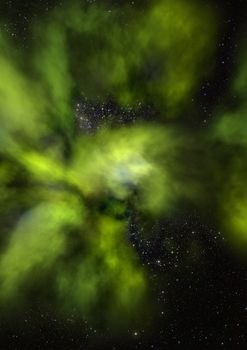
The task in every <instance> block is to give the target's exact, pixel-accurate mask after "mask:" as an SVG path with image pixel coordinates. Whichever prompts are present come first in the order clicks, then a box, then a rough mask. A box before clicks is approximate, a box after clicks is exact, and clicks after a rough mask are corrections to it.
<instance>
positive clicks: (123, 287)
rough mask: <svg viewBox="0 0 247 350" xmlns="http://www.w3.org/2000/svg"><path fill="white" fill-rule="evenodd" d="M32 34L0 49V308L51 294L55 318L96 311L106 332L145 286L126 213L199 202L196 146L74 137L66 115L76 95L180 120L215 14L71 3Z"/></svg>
mask: <svg viewBox="0 0 247 350" xmlns="http://www.w3.org/2000/svg"><path fill="white" fill-rule="evenodd" d="M30 32H31V33H32V36H31V38H30V45H29V47H28V48H25V49H21V48H15V45H14V43H10V41H9V40H8V39H7V38H5V37H4V36H3V35H2V34H1V37H0V77H1V79H0V118H1V129H0V159H1V165H0V195H1V196H0V214H1V218H2V219H1V227H2V234H1V252H0V284H1V287H0V304H1V307H4V308H7V307H8V306H11V305H16V304H18V305H20V304H23V303H28V298H29V296H30V295H32V293H35V292H36V291H37V289H38V290H39V291H40V295H41V296H42V291H44V290H45V291H46V293H47V288H49V297H50V298H51V300H53V302H54V303H55V304H56V305H58V306H59V309H61V310H62V311H63V312H66V310H69V309H70V308H75V309H77V310H78V311H79V312H80V313H81V314H82V315H83V316H84V315H93V310H94V308H95V307H96V306H97V304H99V303H101V301H102V299H104V301H105V302H104V305H105V315H106V316H105V319H106V320H107V321H109V319H111V321H112V320H114V319H116V318H117V316H118V315H121V317H122V319H125V317H126V318H127V317H129V316H130V317H132V316H133V315H136V314H138V311H139V310H141V307H140V306H141V305H143V304H142V303H143V302H144V301H145V298H146V296H147V293H148V284H147V278H146V271H145V270H144V268H143V267H142V265H141V263H140V260H139V257H138V256H137V254H136V252H135V251H134V250H133V247H132V245H131V244H130V242H129V241H128V229H127V226H128V220H129V218H128V216H127V214H126V211H127V209H128V206H130V203H131V206H132V207H133V208H134V210H136V211H139V212H141V213H144V214H145V215H147V216H150V217H153V216H158V215H162V216H163V217H164V216H166V215H168V214H169V213H170V212H172V211H173V209H174V208H176V207H177V203H178V202H179V201H180V200H181V199H185V198H186V199H189V200H195V199H196V198H198V192H200V187H201V186H202V185H201V184H200V179H199V180H198V179H196V180H195V182H193V181H194V177H196V175H197V174H198V173H200V172H198V171H197V170H195V169H192V168H191V159H190V155H189V153H190V152H192V151H193V149H194V148H195V146H196V147H197V146H198V142H199V138H198V140H191V136H190V135H191V134H190V133H189V132H181V128H179V127H178V124H175V123H174V125H171V124H169V125H168V124H165V123H163V124H162V125H159V124H158V123H154V122H152V123H147V122H146V123H141V122H138V123H136V124H135V125H132V126H121V127H120V128H113V127H112V125H111V124H110V123H108V124H107V123H105V124H102V128H101V129H100V130H94V133H91V134H87V133H83V132H81V133H80V132H78V130H77V129H76V126H75V125H76V122H75V110H74V106H75V103H76V102H77V101H78V100H80V98H82V96H86V97H87V98H88V99H89V100H90V101H91V102H92V103H98V101H113V102H114V103H115V104H116V105H117V106H118V107H120V108H125V107H127V106H128V107H131V108H133V109H134V110H136V112H138V108H139V107H138V106H139V105H140V103H141V104H142V105H146V106H147V105H149V106H152V107H153V109H154V111H155V113H156V114H157V116H159V120H163V121H167V120H168V119H170V118H174V117H176V118H178V119H179V117H180V116H183V111H184V110H185V109H186V107H187V105H190V101H191V99H192V98H193V96H194V94H195V92H196V89H197V87H198V85H199V84H200V82H201V81H202V79H203V78H204V77H205V74H206V72H208V71H210V69H209V68H210V65H211V66H212V61H210V57H212V54H213V51H214V48H215V37H216V25H215V15H214V14H213V13H211V12H210V11H209V10H208V9H207V8H205V7H204V5H203V4H201V3H197V2H193V1H192V2H191V1H186V2H185V1H180V0H164V1H156V2H151V3H150V5H148V6H145V7H144V8H143V10H142V11H140V9H138V8H136V9H134V8H133V9H132V10H131V11H130V9H129V8H127V7H125V6H123V7H120V8H119V9H118V10H112V11H109V9H108V7H107V6H106V5H105V6H104V5H103V4H101V5H97V4H95V5H90V6H83V5H80V4H79V2H77V1H73V2H70V3H69V4H68V5H67V6H66V7H65V8H62V9H59V10H58V9H57V10H56V11H55V12H54V13H53V14H51V15H49V16H48V17H47V18H44V19H42V22H40V23H34V24H33V27H32V28H30ZM160 117H161V118H160ZM183 117H184V116H183ZM223 127H224V126H223ZM102 203H104V205H105V206H107V210H105V211H103V210H102V209H101V207H102ZM236 210H238V209H237V207H236ZM120 213H121V215H119V214H120ZM242 216H243V215H242V214H241V217H240V218H239V219H234V220H235V221H234V222H240V221H241V220H242V219H241V218H242ZM236 220H237V221H236ZM243 220H244V219H243ZM241 222H242V221H241ZM241 225H242V226H244V225H245V223H244V224H242V223H241V224H238V227H240V226H241ZM242 226H241V227H242Z"/></svg>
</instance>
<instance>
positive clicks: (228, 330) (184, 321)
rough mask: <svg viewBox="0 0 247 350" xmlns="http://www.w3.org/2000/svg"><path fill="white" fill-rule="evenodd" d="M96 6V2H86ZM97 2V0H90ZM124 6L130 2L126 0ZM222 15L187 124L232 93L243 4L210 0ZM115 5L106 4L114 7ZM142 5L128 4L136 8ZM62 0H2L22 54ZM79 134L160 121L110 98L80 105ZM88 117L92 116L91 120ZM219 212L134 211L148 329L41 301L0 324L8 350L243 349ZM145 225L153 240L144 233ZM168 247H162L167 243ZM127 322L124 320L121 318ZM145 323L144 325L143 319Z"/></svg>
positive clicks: (239, 275)
mask: <svg viewBox="0 0 247 350" xmlns="http://www.w3.org/2000/svg"><path fill="white" fill-rule="evenodd" d="M88 2H89V3H90V1H88ZM91 2H92V3H93V2H96V1H91ZM126 2H127V1H126ZM205 2H206V3H207V6H208V7H210V8H212V9H215V10H217V11H220V13H221V17H220V18H219V19H218V20H219V21H220V27H221V29H220V33H219V37H218V39H217V45H218V46H217V54H216V56H215V59H216V62H215V68H214V70H213V72H212V73H211V75H210V76H209V78H208V79H207V80H205V81H204V82H203V83H202V84H201V86H200V89H199V91H198V93H197V96H196V97H195V98H194V99H193V100H192V101H191V103H192V104H195V106H196V108H197V114H198V117H197V118H196V119H194V120H191V121H189V122H187V125H186V128H191V129H196V130H200V129H205V128H207V127H208V125H209V124H210V123H211V122H212V119H213V118H214V114H213V110H214V108H215V106H216V105H217V104H219V103H221V101H222V96H225V95H227V91H228V89H229V84H230V81H231V79H232V74H233V73H232V72H233V67H234V64H235V59H236V54H237V52H238V43H239V40H238V39H239V37H240V36H241V35H242V34H243V32H244V25H245V20H246V14H247V10H246V4H245V1H240V0H237V1H236V0H235V1H219V0H217V1H205ZM118 3H119V2H118V1H109V2H108V6H109V8H115V7H117V6H118ZM140 3H141V2H138V1H136V2H134V1H133V2H129V6H136V4H137V5H138V6H141V5H140ZM61 6H63V1H43V0H42V1H41V0H40V1H38V0H35V1H27V0H13V1H4V0H3V1H1V4H0V16H1V18H2V19H4V20H7V21H6V22H5V23H7V24H5V25H4V26H2V28H1V31H4V32H6V33H7V35H8V36H9V37H11V38H12V39H13V40H14V42H15V43H16V45H17V47H18V46H19V47H21V48H22V49H23V48H24V49H28V48H29V40H30V37H29V36H30V33H29V26H30V23H32V21H34V20H36V19H39V18H41V19H42V17H43V16H44V15H45V14H46V13H49V12H50V11H54V9H57V8H60V7H61ZM74 108H75V114H76V123H77V128H79V129H82V130H86V131H87V132H88V133H92V132H94V131H95V130H97V129H98V128H100V126H101V124H102V121H104V119H105V118H111V117H112V118H114V123H115V124H117V125H124V124H134V123H135V122H136V120H137V119H140V118H143V119H146V120H147V121H152V120H155V118H156V116H155V113H154V112H153V111H152V108H151V107H145V106H143V107H141V108H140V109H139V112H138V113H139V114H138V115H136V113H135V111H134V110H132V109H131V108H129V109H127V110H126V109H121V108H120V107H118V106H117V105H116V104H114V103H112V102H105V103H102V102H100V101H99V103H94V104H92V103H91V102H90V101H87V98H86V97H85V98H81V99H80V100H79V101H78V100H77V101H76V102H75V107H74ZM88 116H90V117H88ZM213 218H214V212H213V208H206V209H205V210H204V212H203V211H202V210H198V211H197V209H196V208H189V207H182V208H180V210H179V214H178V215H176V216H175V217H171V218H169V219H165V220H162V219H159V220H155V221H152V222H146V221H145V220H142V218H139V217H137V216H136V214H135V212H134V211H133V212H131V220H130V223H129V228H128V231H129V233H128V234H129V240H130V243H131V244H132V245H133V247H134V249H136V251H137V252H138V255H139V257H140V260H141V263H142V265H143V266H145V268H146V269H147V271H148V281H149V283H150V285H151V298H152V300H153V301H154V304H155V305H154V306H153V310H152V312H151V313H152V317H150V323H149V324H147V325H146V326H145V327H143V325H139V324H138V323H137V324H136V326H135V327H131V328H129V329H127V331H126V332H125V334H124V335H123V336H121V337H118V336H117V335H115V334H114V332H112V330H111V328H110V327H107V329H103V330H102V329H101V328H100V327H99V328H97V327H96V326H95V325H93V324H91V323H90V321H89V320H87V319H81V320H78V319H77V318H76V317H75V315H74V313H73V310H71V314H70V315H68V317H67V319H63V320H61V319H59V318H58V317H57V316H56V312H55V310H53V306H52V305H49V302H48V306H46V308H44V307H43V306H42V305H41V304H40V303H39V301H38V300H35V301H33V302H32V305H29V307H28V308H26V309H25V311H22V312H20V313H19V314H18V313H17V315H16V317H15V318H14V319H12V320H11V322H9V321H8V320H5V319H4V318H2V319H1V320H0V339H1V348H2V349H98V348H99V349H112V350H114V349H116V350H117V349H156V350H160V349H173V348H182V349H206V348H211V349H220V348H222V349H238V348H239V349H245V348H246V346H247V339H246V338H247V335H246V329H247V297H246V295H247V293H246V292H247V268H246V264H245V263H243V262H242V260H241V259H239V258H238V257H237V256H236V254H234V252H233V251H232V250H231V249H230V248H229V246H228V245H227V242H226V240H227V237H226V236H225V235H224V232H223V233H222V232H221V231H219V229H218V227H217V225H216V224H215V222H214V219H213ZM145 225H148V227H149V230H150V232H151V234H150V237H145V236H141V234H140V233H141V232H142V230H144V229H146V227H145ZM164 241H165V242H167V244H163V243H162V242H164ZM119 317H121V315H120V316H119ZM147 323H148V322H147Z"/></svg>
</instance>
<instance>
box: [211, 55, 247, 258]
mask: <svg viewBox="0 0 247 350" xmlns="http://www.w3.org/2000/svg"><path fill="white" fill-rule="evenodd" d="M246 74H247V65H246V49H242V50H241V55H240V57H239V59H238V61H237V72H236V74H235V76H234V81H233V86H232V92H231V94H232V96H233V97H234V99H235V100H236V101H237V103H236V102H235V106H234V107H232V108H231V110H230V111H225V109H226V108H224V110H223V112H219V114H220V116H219V119H218V121H217V122H216V123H215V124H214V125H213V128H212V129H213V139H214V141H217V144H218V145H220V147H221V150H222V152H221V154H220V158H221V159H220V164H221V166H222V168H221V170H220V171H221V175H220V178H221V192H220V193H219V198H218V201H219V207H220V217H221V220H220V221H221V224H222V227H223V228H224V230H225V231H226V232H228V233H229V237H230V238H231V239H232V242H233V243H234V244H235V245H236V246H237V247H238V248H240V249H241V250H244V252H245V250H246V244H247V219H246V218H247V209H246V203H247V192H246V171H247V167H246V164H247V163H246V160H247V137H246V135H247V134H246V132H247V94H246ZM222 147H223V148H222ZM223 163H224V165H223Z"/></svg>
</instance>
